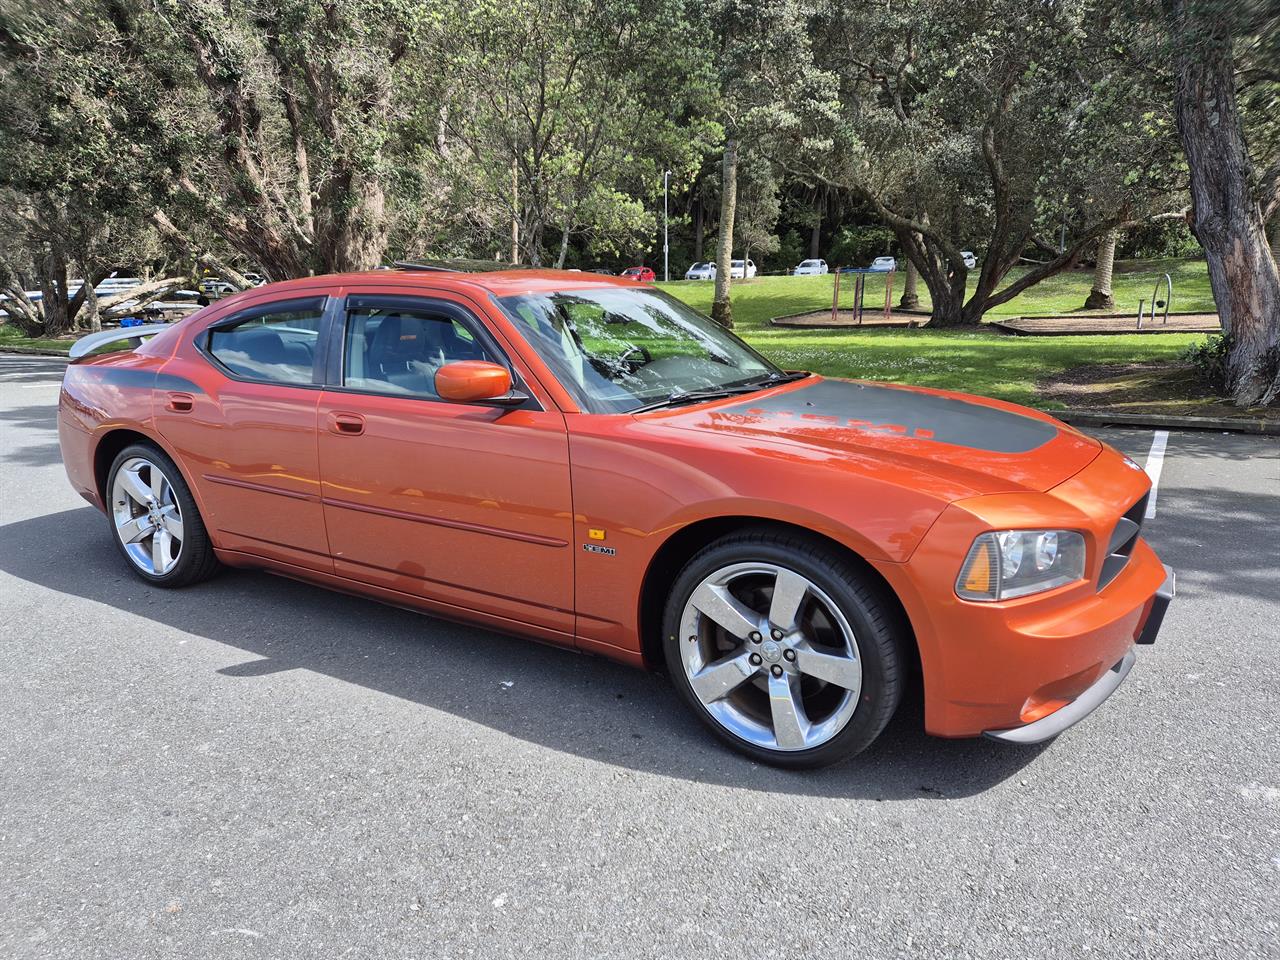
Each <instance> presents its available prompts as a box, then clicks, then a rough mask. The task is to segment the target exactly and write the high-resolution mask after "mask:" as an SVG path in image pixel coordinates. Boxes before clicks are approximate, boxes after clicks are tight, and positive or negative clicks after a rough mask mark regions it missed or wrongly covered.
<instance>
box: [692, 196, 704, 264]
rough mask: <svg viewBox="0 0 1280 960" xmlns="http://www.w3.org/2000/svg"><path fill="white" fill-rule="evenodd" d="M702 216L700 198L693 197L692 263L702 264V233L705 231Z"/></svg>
mask: <svg viewBox="0 0 1280 960" xmlns="http://www.w3.org/2000/svg"><path fill="white" fill-rule="evenodd" d="M703 219H704V214H703V210H702V198H701V197H695V198H694V201H693V262H694V263H701V262H702V233H703V231H704V230H705V229H706V225H705V224H704V223H703Z"/></svg>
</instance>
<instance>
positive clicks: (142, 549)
mask: <svg viewBox="0 0 1280 960" xmlns="http://www.w3.org/2000/svg"><path fill="white" fill-rule="evenodd" d="M111 513H112V516H113V517H114V518H115V524H116V536H118V537H119V538H120V543H121V544H122V545H123V546H124V550H125V553H127V554H128V555H129V559H130V560H132V561H133V563H134V565H135V566H137V568H138V569H139V570H141V571H142V572H143V573H149V574H151V575H152V576H155V577H162V576H164V575H165V574H166V573H168V572H169V571H170V570H172V569H173V568H174V566H175V565H176V564H177V562H178V559H179V557H181V555H182V540H183V532H182V508H181V507H179V505H178V503H177V500H176V499H175V498H174V494H173V484H172V483H170V481H169V478H168V477H166V476H165V475H164V471H162V470H161V469H160V467H158V466H157V465H156V464H154V463H152V462H151V461H150V460H147V459H145V458H144V457H131V458H130V459H128V460H126V461H125V462H124V463H122V464H121V465H120V468H119V469H118V470H116V474H115V481H114V482H113V483H112V485H111Z"/></svg>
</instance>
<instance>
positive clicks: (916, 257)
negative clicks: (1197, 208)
mask: <svg viewBox="0 0 1280 960" xmlns="http://www.w3.org/2000/svg"><path fill="white" fill-rule="evenodd" d="M1130 29H1131V27H1129V26H1126V25H1125V24H1124V23H1123V22H1122V21H1121V20H1120V18H1119V17H1116V16H1113V15H1111V14H1110V13H1109V8H1108V7H1107V6H1106V5H1105V4H1102V3H1100V2H1093V0H1068V2H1061V3H1054V4H1026V3H1022V2H1015V0H995V2H992V3H988V4H982V5H972V4H954V3H950V2H945V0H905V2H903V3H899V4H894V5H893V6H892V7H890V8H880V7H876V8H874V9H871V8H866V7H860V6H857V5H844V4H835V3H832V4H830V5H829V6H827V7H824V8H823V10H822V14H821V16H820V18H819V24H818V29H817V30H816V34H817V36H818V38H819V40H818V41H817V48H816V56H817V62H818V65H819V66H821V67H825V68H827V69H829V70H831V71H832V72H834V73H835V74H836V76H837V77H838V80H839V84H840V96H839V102H840V104H841V111H840V115H839V118H838V122H837V123H835V124H834V125H832V126H831V127H830V128H828V132H829V133H833V134H834V135H833V136H830V137H829V138H828V144H829V145H828V148H827V149H825V150H819V151H811V152H810V153H809V155H808V156H807V157H805V155H804V154H799V155H798V159H797V160H796V161H792V162H791V164H790V167H791V169H792V170H793V171H794V172H796V173H797V174H798V175H801V176H804V177H806V178H811V179H814V180H816V181H817V182H826V183H828V184H829V185H831V186H833V187H835V188H839V189H842V190H844V191H846V192H848V193H851V194H852V195H853V196H855V197H856V198H858V199H861V200H863V201H865V202H866V203H868V204H869V205H870V206H871V207H872V208H873V209H874V210H875V212H876V214H877V215H878V216H879V217H880V218H881V220H882V221H883V222H884V223H885V224H886V225H888V226H889V227H890V228H892V229H893V231H894V233H895V235H896V237H897V239H898V242H899V244H900V245H901V247H902V248H903V251H904V253H905V254H906V256H907V257H908V258H909V259H910V260H911V261H912V262H913V263H914V264H915V266H916V268H917V269H918V271H919V273H920V276H921V278H922V279H923V280H924V281H925V284H926V285H927V286H928V288H929V292H930V296H931V299H932V303H933V314H932V317H931V319H930V324H931V325H935V326H949V325H955V324H974V323H977V322H979V320H981V318H982V316H983V314H984V313H985V312H986V311H988V310H990V309H991V308H992V307H994V306H997V305H998V304H1001V303H1004V302H1007V301H1008V300H1010V299H1012V298H1013V297H1015V296H1017V295H1018V294H1019V293H1021V292H1022V291H1024V290H1026V289H1027V288H1029V287H1031V286H1032V285H1034V284H1036V283H1038V282H1040V281H1041V280H1043V279H1045V278H1046V277H1049V276H1052V275H1053V274H1055V273H1057V272H1059V271H1061V270H1064V269H1067V268H1068V267H1070V266H1072V265H1074V264H1075V262H1076V261H1077V260H1078V258H1079V257H1080V255H1081V253H1082V252H1083V251H1084V250H1085V249H1087V248H1088V247H1089V246H1090V245H1092V244H1094V243H1095V242H1096V241H1097V240H1098V238H1100V237H1101V236H1103V235H1104V234H1106V233H1107V232H1108V231H1109V230H1112V229H1115V228H1116V227H1118V226H1122V225H1126V224H1129V223H1133V222H1136V221H1139V220H1141V219H1144V218H1145V217H1147V216H1150V215H1152V214H1153V213H1155V212H1157V211H1158V210H1161V209H1164V207H1162V206H1161V204H1162V203H1163V204H1164V205H1165V206H1167V205H1168V204H1169V203H1170V197H1171V196H1172V195H1173V194H1175V193H1176V190H1175V185H1174V184H1173V182H1172V181H1171V179H1170V175H1169V171H1170V169H1171V166H1172V136H1171V132H1170V130H1169V128H1168V126H1167V123H1166V121H1165V117H1164V114H1162V113H1161V111H1160V109H1159V104H1158V101H1157V98H1156V90H1155V88H1154V85H1153V84H1152V83H1151V82H1150V81H1149V80H1147V79H1146V77H1145V75H1144V74H1143V73H1142V72H1141V71H1137V70H1134V69H1132V68H1131V66H1130V64H1128V63H1127V62H1126V61H1125V59H1124V56H1123V54H1124V49H1125V48H1124V40H1125V38H1126V36H1127V31H1128V30H1130ZM1117 50H1118V51H1119V53H1117V52H1116V51H1117ZM821 132H822V130H821V129H819V130H815V131H813V132H812V137H813V139H814V141H815V142H818V141H819V134H820V133H821ZM1174 205H1176V203H1175V204H1174ZM1054 241H1059V242H1054ZM965 248H969V249H975V250H978V251H980V253H981V259H982V266H981V269H980V271H979V273H978V276H977V277H976V279H975V282H974V283H973V284H972V290H970V289H969V287H970V283H969V280H970V278H969V271H968V270H967V269H966V268H965V266H964V262H963V258H962V257H961V251H962V250H963V249H965ZM1030 251H1034V254H1033V256H1032V257H1031V259H1032V260H1035V261H1036V262H1034V263H1031V264H1030V266H1029V269H1027V270H1026V271H1025V272H1023V273H1022V275H1021V276H1019V277H1018V278H1017V279H1016V280H1014V281H1012V282H1009V283H1005V280H1006V278H1007V277H1008V276H1009V274H1010V271H1012V270H1013V268H1014V267H1015V266H1017V265H1019V264H1020V263H1021V262H1022V260H1023V258H1024V257H1025V256H1026V255H1027V254H1028V252H1030ZM1002 284H1003V286H1002Z"/></svg>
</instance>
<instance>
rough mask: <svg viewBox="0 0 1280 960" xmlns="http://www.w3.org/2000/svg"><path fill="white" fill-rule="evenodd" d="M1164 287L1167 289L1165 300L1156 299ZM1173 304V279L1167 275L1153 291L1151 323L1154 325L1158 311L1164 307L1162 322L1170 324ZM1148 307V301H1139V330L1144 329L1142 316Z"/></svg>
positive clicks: (1158, 282) (1157, 283) (1158, 281)
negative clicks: (1170, 308) (1171, 305)
mask: <svg viewBox="0 0 1280 960" xmlns="http://www.w3.org/2000/svg"><path fill="white" fill-rule="evenodd" d="M1162 286H1163V287H1164V289H1165V294H1164V299H1163V300H1158V299H1156V298H1157V297H1158V296H1159V295H1160V288H1161V287H1162ZM1172 303H1173V277H1171V276H1169V274H1167V273H1166V274H1165V275H1164V279H1163V280H1157V281H1156V285H1155V287H1154V288H1153V289H1152V291H1151V322H1152V323H1154V322H1155V319H1156V310H1158V309H1159V308H1160V307H1164V315H1163V316H1162V317H1161V319H1160V322H1161V323H1168V322H1169V306H1170V304H1172ZM1146 305H1147V301H1146V300H1139V301H1138V329H1139V330H1141V329H1142V315H1143V313H1144V312H1145V310H1146Z"/></svg>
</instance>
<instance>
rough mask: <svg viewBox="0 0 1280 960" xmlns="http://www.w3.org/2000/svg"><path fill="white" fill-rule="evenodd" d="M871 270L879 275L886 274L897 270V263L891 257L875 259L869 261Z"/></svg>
mask: <svg viewBox="0 0 1280 960" xmlns="http://www.w3.org/2000/svg"><path fill="white" fill-rule="evenodd" d="M871 269H872V270H875V271H877V272H879V273H888V272H889V271H890V270H897V269H898V261H897V260H895V259H894V258H893V257H876V258H875V259H874V260H872V261H871Z"/></svg>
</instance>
